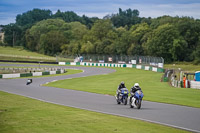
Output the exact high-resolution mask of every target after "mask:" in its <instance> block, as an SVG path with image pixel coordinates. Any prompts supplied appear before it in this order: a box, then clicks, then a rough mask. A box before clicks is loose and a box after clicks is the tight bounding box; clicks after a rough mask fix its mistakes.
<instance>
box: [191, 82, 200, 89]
mask: <svg viewBox="0 0 200 133" xmlns="http://www.w3.org/2000/svg"><path fill="white" fill-rule="evenodd" d="M190 88H195V89H200V82H198V81H190Z"/></svg>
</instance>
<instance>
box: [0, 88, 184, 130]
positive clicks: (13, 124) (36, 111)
mask: <svg viewBox="0 0 200 133" xmlns="http://www.w3.org/2000/svg"><path fill="white" fill-rule="evenodd" d="M0 103H1V104H0V132H1V133H13V132H15V133H27V132H29V133H34V132H36V133H44V132H48V133H55V132H56V133H57V132H63V133H94V132H95V133H102V132H104V133H116V132H117V133H122V132H124V133H147V132H148V133H155V132H159V133H177V132H182V133H184V132H187V131H184V130H179V129H175V128H171V127H167V126H162V125H158V124H153V123H148V122H144V121H139V120H134V119H129V118H124V117H118V116H112V115H107V114H102V113H96V112H92V111H86V110H81V109H76V108H71V107H66V106H61V105H55V104H50V103H45V102H41V101H38V100H33V99H30V98H26V97H23V96H17V95H14V94H9V93H5V92H1V91H0Z"/></svg>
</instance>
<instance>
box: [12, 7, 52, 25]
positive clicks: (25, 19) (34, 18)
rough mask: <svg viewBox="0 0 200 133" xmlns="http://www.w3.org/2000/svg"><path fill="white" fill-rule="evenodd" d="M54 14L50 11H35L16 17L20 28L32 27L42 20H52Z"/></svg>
mask: <svg viewBox="0 0 200 133" xmlns="http://www.w3.org/2000/svg"><path fill="white" fill-rule="evenodd" d="M51 16H52V12H51V11H50V10H41V9H33V10H31V11H28V12H25V13H23V14H18V15H17V16H16V24H17V25H20V26H25V25H30V26H31V25H32V24H34V23H36V22H39V21H41V20H45V19H48V18H51Z"/></svg>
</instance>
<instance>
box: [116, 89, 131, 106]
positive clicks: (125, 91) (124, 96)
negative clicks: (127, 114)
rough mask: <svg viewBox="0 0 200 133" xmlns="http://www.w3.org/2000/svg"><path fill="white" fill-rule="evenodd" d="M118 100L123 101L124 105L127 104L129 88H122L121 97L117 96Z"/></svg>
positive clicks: (118, 102)
mask: <svg viewBox="0 0 200 133" xmlns="http://www.w3.org/2000/svg"><path fill="white" fill-rule="evenodd" d="M115 97H116V100H117V104H121V103H123V104H124V105H126V104H127V101H128V89H127V88H122V89H121V92H120V93H119V97H117V96H115Z"/></svg>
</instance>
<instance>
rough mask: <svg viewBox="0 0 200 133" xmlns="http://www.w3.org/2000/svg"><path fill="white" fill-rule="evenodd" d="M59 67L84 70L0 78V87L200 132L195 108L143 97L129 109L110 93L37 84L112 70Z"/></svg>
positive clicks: (83, 107)
mask: <svg viewBox="0 0 200 133" xmlns="http://www.w3.org/2000/svg"><path fill="white" fill-rule="evenodd" d="M2 65H4V66H8V64H6V65H5V64H0V66H2ZM15 66H16V65H15ZM19 66H22V65H19ZM24 66H26V65H24ZM29 66H30V65H29ZM48 67H49V66H48ZM54 67H55V66H54ZM62 67H65V68H72V69H82V70H83V71H84V72H82V73H79V74H74V75H65V76H56V77H42V78H33V83H32V84H30V85H28V86H27V85H26V81H27V79H26V78H23V79H0V90H1V91H4V92H8V93H13V94H17V95H22V96H26V97H30V98H33V99H37V100H41V101H45V102H49V103H54V104H59V105H64V106H69V107H75V108H80V109H85V110H90V111H95V112H101V113H106V114H112V115H117V116H123V117H128V118H134V119H139V120H144V121H148V122H153V123H158V124H162V125H167V126H171V127H175V128H180V129H184V130H188V131H191V132H199V133H200V109H199V108H192V107H186V106H178V105H171V104H163V103H156V102H148V101H143V102H142V108H141V109H140V110H137V109H131V108H130V107H129V106H128V105H126V106H125V105H118V104H117V103H116V100H115V98H114V97H113V96H108V95H101V94H95V93H88V92H82V91H75V90H69V89H60V88H53V87H44V86H41V84H44V83H46V82H51V81H53V80H61V79H69V78H77V77H84V76H92V75H98V74H107V73H111V72H114V70H113V69H108V68H95V67H72V66H62ZM116 87H117V85H116ZM113 93H115V92H113Z"/></svg>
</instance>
